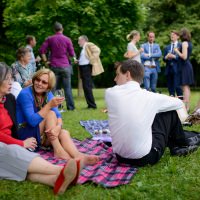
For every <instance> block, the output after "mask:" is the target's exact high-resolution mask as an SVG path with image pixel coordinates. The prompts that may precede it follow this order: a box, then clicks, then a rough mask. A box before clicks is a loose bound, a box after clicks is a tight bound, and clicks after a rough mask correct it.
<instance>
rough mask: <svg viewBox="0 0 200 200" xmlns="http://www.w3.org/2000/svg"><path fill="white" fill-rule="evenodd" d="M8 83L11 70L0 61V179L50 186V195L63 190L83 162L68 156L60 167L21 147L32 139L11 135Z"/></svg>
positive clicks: (13, 126) (13, 127)
mask: <svg viewBox="0 0 200 200" xmlns="http://www.w3.org/2000/svg"><path fill="white" fill-rule="evenodd" d="M11 85H12V76H11V70H10V68H9V67H8V66H7V65H6V64H5V63H2V62H0V179H7V180H16V181H23V180H25V179H28V180H31V181H33V182H39V183H43V184H45V185H49V186H52V187H54V194H61V193H64V192H65V190H66V189H67V187H68V186H69V185H70V184H73V185H74V184H75V183H76V182H77V180H78V176H79V173H80V170H81V168H82V167H83V165H84V163H83V162H82V161H80V160H74V159H69V160H68V162H67V164H66V165H65V166H64V167H62V166H56V165H53V164H51V163H49V162H47V161H46V160H44V159H43V158H41V157H40V156H39V154H36V153H32V152H29V151H27V150H26V149H25V148H28V147H29V148H32V149H34V148H35V147H36V145H37V142H36V140H35V138H28V139H26V140H24V141H21V140H18V139H15V138H13V137H12V135H13V136H15V135H16V122H15V98H14V96H13V95H12V94H9V93H10V90H11ZM23 147H25V148H23Z"/></svg>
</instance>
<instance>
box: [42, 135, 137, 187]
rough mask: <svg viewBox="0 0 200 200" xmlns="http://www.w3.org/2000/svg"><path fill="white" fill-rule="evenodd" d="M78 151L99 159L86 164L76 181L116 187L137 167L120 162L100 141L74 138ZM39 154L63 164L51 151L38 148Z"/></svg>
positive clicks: (129, 177) (127, 180) (122, 183)
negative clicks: (88, 164) (93, 162)
mask: <svg viewBox="0 0 200 200" xmlns="http://www.w3.org/2000/svg"><path fill="white" fill-rule="evenodd" d="M74 143H75V144H76V146H77V148H78V149H79V151H81V152H83V153H88V154H96V155H99V156H100V161H99V162H98V163H97V164H95V165H91V166H86V167H85V168H84V169H83V170H82V172H81V175H80V177H79V180H78V183H79V184H83V183H86V182H88V181H92V182H93V183H96V184H100V185H102V186H103V187H116V186H119V185H124V184H128V183H129V182H130V180H131V178H132V177H133V175H134V174H135V173H136V172H137V169H136V168H134V167H131V166H129V165H126V164H120V163H119V162H118V161H117V159H116V157H115V155H114V154H113V152H112V147H109V146H107V145H106V144H105V143H103V142H102V141H94V140H91V139H86V140H84V141H79V140H74ZM39 154H40V155H41V156H42V157H43V158H44V159H46V160H48V161H49V162H51V163H53V164H57V165H64V164H65V161H64V160H61V159H56V158H54V157H53V154H52V151H44V150H40V151H39Z"/></svg>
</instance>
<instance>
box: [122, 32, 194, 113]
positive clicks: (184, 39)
mask: <svg viewBox="0 0 200 200" xmlns="http://www.w3.org/2000/svg"><path fill="white" fill-rule="evenodd" d="M179 38H180V40H181V42H179V41H178V40H179ZM127 39H128V40H129V41H130V42H129V43H128V46H127V52H126V53H125V54H124V57H125V58H129V59H133V60H136V61H138V62H140V63H142V65H143V66H144V79H143V85H144V88H145V89H147V90H149V91H152V92H156V85H157V80H158V73H159V72H160V71H161V70H160V63H159V58H161V56H162V51H161V49H160V46H159V44H157V43H155V42H154V41H155V33H154V32H152V31H150V32H148V33H147V39H148V42H146V43H144V44H142V45H141V47H140V49H137V47H136V44H137V42H139V40H140V33H139V32H138V31H135V30H134V31H132V32H131V33H130V34H128V35H127ZM170 39H171V43H170V44H169V45H167V46H166V47H165V49H164V54H163V61H164V62H165V63H166V69H165V75H166V77H167V87H168V91H169V95H170V96H176V95H177V97H179V98H180V99H182V100H183V101H184V103H185V106H186V109H187V110H189V108H190V105H189V100H190V86H191V85H193V84H194V74H193V68H192V65H191V62H190V55H191V53H192V43H191V34H190V32H189V31H188V30H187V29H186V28H182V29H181V30H180V32H178V31H176V30H173V31H171V33H170Z"/></svg>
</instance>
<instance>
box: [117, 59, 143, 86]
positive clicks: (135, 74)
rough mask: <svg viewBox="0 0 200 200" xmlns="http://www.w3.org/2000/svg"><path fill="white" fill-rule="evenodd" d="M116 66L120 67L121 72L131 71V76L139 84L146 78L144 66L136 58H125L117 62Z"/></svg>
mask: <svg viewBox="0 0 200 200" xmlns="http://www.w3.org/2000/svg"><path fill="white" fill-rule="evenodd" d="M115 66H116V67H117V68H118V67H120V72H121V73H122V74H125V73H126V72H127V71H129V72H130V74H131V77H132V79H133V80H134V81H136V82H138V83H139V84H141V83H142V81H143V78H144V68H143V66H142V65H141V64H140V63H139V62H138V61H136V60H131V59H129V60H125V61H123V62H117V63H116V64H115Z"/></svg>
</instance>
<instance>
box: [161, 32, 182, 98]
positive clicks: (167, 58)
mask: <svg viewBox="0 0 200 200" xmlns="http://www.w3.org/2000/svg"><path fill="white" fill-rule="evenodd" d="M170 38H171V44H169V45H168V46H166V47H165V50H164V57H163V60H164V62H165V63H166V69H165V75H166V76H167V87H168V91H169V95H170V96H175V93H176V94H177V96H178V97H179V98H180V99H183V91H182V89H181V86H180V84H181V69H180V66H179V64H178V61H179V56H178V54H177V53H176V52H175V51H174V49H175V48H178V49H180V48H181V43H179V42H178V38H179V33H178V32H177V31H175V30H173V31H171V35H170Z"/></svg>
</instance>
